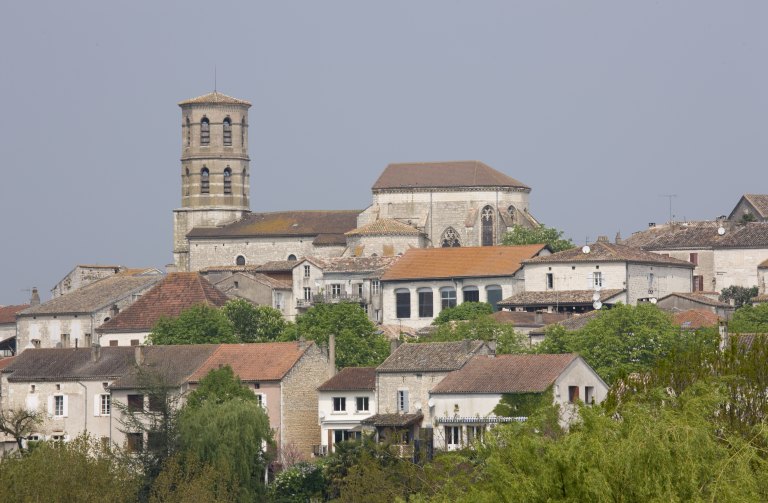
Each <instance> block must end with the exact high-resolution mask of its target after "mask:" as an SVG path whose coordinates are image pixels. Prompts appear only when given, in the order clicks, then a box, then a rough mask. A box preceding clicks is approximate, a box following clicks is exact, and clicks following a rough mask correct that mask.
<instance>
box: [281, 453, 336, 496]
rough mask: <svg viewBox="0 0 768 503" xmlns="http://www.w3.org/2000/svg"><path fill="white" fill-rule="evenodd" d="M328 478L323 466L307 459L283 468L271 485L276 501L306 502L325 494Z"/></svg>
mask: <svg viewBox="0 0 768 503" xmlns="http://www.w3.org/2000/svg"><path fill="white" fill-rule="evenodd" d="M325 486H326V480H325V475H324V473H323V467H322V466H321V465H319V464H317V463H308V462H306V461H303V462H300V463H296V464H295V465H293V466H291V467H290V468H288V469H287V470H283V471H282V472H280V473H279V474H278V475H277V476H276V477H275V481H274V483H273V484H272V486H271V487H270V494H271V501H273V502H275V503H304V502H305V501H312V500H313V499H319V498H321V497H322V496H323V492H324V490H325Z"/></svg>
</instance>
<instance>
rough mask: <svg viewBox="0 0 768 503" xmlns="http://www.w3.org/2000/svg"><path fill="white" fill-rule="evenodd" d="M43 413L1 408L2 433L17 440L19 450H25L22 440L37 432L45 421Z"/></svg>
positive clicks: (0, 430) (0, 425) (0, 423)
mask: <svg viewBox="0 0 768 503" xmlns="http://www.w3.org/2000/svg"><path fill="white" fill-rule="evenodd" d="M43 417H44V416H43V413H42V412H40V411H37V410H27V409H26V408H24V407H20V408H17V409H8V410H6V409H0V433H5V434H7V435H10V436H11V437H13V438H14V439H15V440H16V444H17V446H18V448H19V451H23V450H24V445H23V442H22V440H23V439H24V438H26V437H28V436H29V435H31V434H32V433H34V432H35V429H36V428H37V426H39V425H41V424H42V423H43Z"/></svg>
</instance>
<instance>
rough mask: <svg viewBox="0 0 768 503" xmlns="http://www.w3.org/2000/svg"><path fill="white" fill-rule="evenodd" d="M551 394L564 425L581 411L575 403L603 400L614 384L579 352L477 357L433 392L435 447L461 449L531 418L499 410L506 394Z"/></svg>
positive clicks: (442, 382)
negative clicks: (495, 428)
mask: <svg viewBox="0 0 768 503" xmlns="http://www.w3.org/2000/svg"><path fill="white" fill-rule="evenodd" d="M530 393H536V394H538V393H548V394H550V395H551V397H552V403H553V404H556V405H559V406H560V417H561V424H562V425H563V426H567V424H568V423H569V422H570V421H571V420H572V419H573V418H574V415H575V413H576V408H575V405H574V404H575V402H577V401H579V400H580V401H582V402H584V403H586V404H588V405H592V404H597V403H600V402H602V401H603V400H604V399H605V397H606V395H607V394H608V385H607V384H606V383H605V382H604V381H603V380H602V379H601V378H600V376H599V375H597V373H596V372H595V371H594V370H593V369H592V368H591V367H590V366H589V364H587V362H586V361H584V359H583V358H582V357H580V356H578V355H576V354H558V355H498V356H494V355H487V356H476V357H474V358H472V359H471V360H470V361H469V362H468V363H467V364H466V365H464V366H463V367H462V368H460V369H458V370H455V371H453V372H451V373H449V374H448V375H447V376H446V377H445V378H444V379H443V380H442V381H440V383H438V384H437V385H436V386H435V387H434V388H433V389H432V391H431V392H430V400H429V403H430V407H431V408H433V410H434V416H433V423H434V436H433V439H434V440H433V442H434V448H435V449H436V450H449V451H450V450H455V449H461V448H462V447H466V446H467V445H471V444H472V443H473V442H477V441H482V439H483V437H484V435H485V432H486V431H487V430H488V429H489V428H490V427H492V426H493V425H496V424H499V423H506V422H510V421H516V420H525V417H518V416H499V415H497V414H496V413H495V412H494V409H495V408H496V406H497V405H498V404H499V403H500V402H501V400H502V397H504V396H505V395H513V396H514V395H520V394H530Z"/></svg>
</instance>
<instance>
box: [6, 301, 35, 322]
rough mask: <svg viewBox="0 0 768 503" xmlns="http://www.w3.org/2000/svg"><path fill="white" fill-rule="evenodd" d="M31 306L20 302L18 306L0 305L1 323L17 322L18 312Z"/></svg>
mask: <svg viewBox="0 0 768 503" xmlns="http://www.w3.org/2000/svg"><path fill="white" fill-rule="evenodd" d="M28 307H29V304H19V305H18V306H3V307H0V325H5V324H9V323H16V313H18V312H19V311H23V310H25V309H26V308H28Z"/></svg>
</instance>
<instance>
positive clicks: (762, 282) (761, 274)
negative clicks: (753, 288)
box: [752, 259, 768, 304]
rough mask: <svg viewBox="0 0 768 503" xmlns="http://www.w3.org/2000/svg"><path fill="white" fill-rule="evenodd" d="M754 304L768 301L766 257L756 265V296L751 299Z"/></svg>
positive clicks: (767, 265)
mask: <svg viewBox="0 0 768 503" xmlns="http://www.w3.org/2000/svg"><path fill="white" fill-rule="evenodd" d="M752 302H753V303H755V304H760V303H763V302H768V259H766V260H764V261H763V262H760V265H758V266H757V297H755V298H754V299H752Z"/></svg>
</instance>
